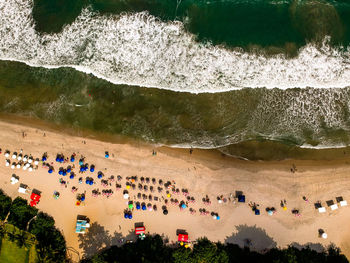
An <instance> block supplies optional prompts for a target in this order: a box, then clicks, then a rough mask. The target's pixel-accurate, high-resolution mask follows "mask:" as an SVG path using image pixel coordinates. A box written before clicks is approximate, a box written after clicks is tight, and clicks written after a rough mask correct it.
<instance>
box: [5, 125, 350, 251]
mask: <svg viewBox="0 0 350 263" xmlns="http://www.w3.org/2000/svg"><path fill="white" fill-rule="evenodd" d="M0 128H1V130H2V133H1V134H0V142H1V148H2V149H3V151H5V149H9V150H11V151H19V150H20V149H23V151H24V153H30V154H33V156H34V157H39V158H40V157H41V155H42V154H43V153H44V152H48V155H49V161H50V162H52V163H53V165H54V167H55V169H56V172H54V173H53V174H52V175H50V174H48V173H47V170H46V169H44V168H42V167H41V166H39V168H38V170H37V171H33V172H32V173H29V172H28V171H23V170H22V169H20V170H11V169H10V168H9V167H5V165H4V164H5V160H4V156H3V154H1V155H0V174H1V176H2V177H1V181H0V188H2V189H3V190H4V191H5V193H7V194H8V195H10V196H11V197H12V198H14V197H16V196H19V195H20V196H21V197H24V198H26V199H29V195H27V196H24V195H21V194H19V193H18V192H17V188H18V185H11V184H10V183H9V182H10V177H11V174H12V173H16V175H18V176H19V177H20V183H25V184H27V185H28V186H29V187H31V188H32V189H33V188H36V189H38V190H40V191H42V200H41V202H40V204H39V205H38V208H39V209H40V210H42V211H44V212H46V213H48V214H50V215H52V216H53V217H54V219H55V220H56V225H57V227H58V228H59V229H61V230H62V232H63V234H64V236H65V238H66V241H67V247H72V248H74V249H75V250H77V251H79V252H80V253H81V254H82V253H83V248H84V246H83V247H81V244H82V241H81V240H82V239H80V241H79V237H78V235H77V234H76V233H74V225H75V219H76V216H77V215H78V214H82V215H86V216H88V217H89V218H90V220H91V222H92V223H96V229H95V231H97V233H94V234H95V235H99V233H100V232H99V231H102V232H103V233H104V234H105V235H106V238H112V237H113V236H115V235H117V234H118V235H122V236H128V235H130V232H129V231H131V229H133V227H134V223H135V222H140V221H141V222H144V224H145V226H146V229H147V231H148V232H149V233H159V234H164V236H165V237H168V238H169V241H170V242H173V241H175V240H176V234H175V233H176V229H186V230H187V231H188V232H189V235H190V239H191V240H195V239H196V238H199V237H202V236H207V237H208V238H209V239H210V240H212V241H221V242H225V241H232V242H235V243H237V244H240V245H242V244H243V243H242V242H243V240H244V238H247V237H248V238H250V239H252V240H253V245H252V247H251V248H252V249H253V250H254V249H255V250H258V251H260V250H263V249H266V248H271V247H274V246H279V247H285V246H287V245H289V244H291V243H293V242H296V243H298V244H299V245H301V246H303V245H306V244H309V243H312V244H314V245H315V244H321V245H322V246H327V245H329V244H330V243H331V242H332V243H334V244H336V245H337V246H339V247H340V248H341V249H342V251H343V253H344V254H345V255H346V256H347V257H349V256H350V246H349V245H348V244H349V240H350V227H349V226H348V224H347V222H348V221H349V220H350V210H349V208H348V207H341V208H339V209H338V210H336V211H330V209H329V208H327V212H326V213H325V214H319V213H318V212H317V210H315V209H314V207H313V203H314V202H316V201H318V200H320V201H322V203H323V205H324V206H325V201H326V200H329V199H334V198H335V197H337V196H343V197H344V199H345V200H349V199H350V190H349V189H350V178H349V177H348V174H349V172H350V166H349V164H350V159H349V158H344V159H338V160H328V161H327V160H322V161H317V160H314V161H312V160H283V161H269V162H266V161H244V160H239V159H234V158H230V157H226V156H223V155H222V154H221V153H219V152H218V151H205V150H197V149H194V151H193V153H192V154H189V152H188V150H184V149H174V148H167V147H159V148H157V147H153V146H152V145H150V144H144V143H140V144H130V143H126V142H124V143H106V142H102V141H97V140H96V139H95V138H83V137H76V136H70V135H67V133H64V132H60V133H57V132H55V131H49V129H44V128H40V129H39V128H32V127H27V126H21V125H18V124H13V123H12V124H10V123H5V122H3V121H0ZM23 131H24V132H25V133H26V134H27V135H26V136H25V137H22V132H23ZM43 133H45V137H44V136H43ZM83 141H86V142H85V143H83ZM153 149H155V150H156V151H157V155H156V156H152V150H153ZM105 151H109V152H110V153H111V155H112V157H111V158H109V159H106V158H104V152H105ZM59 152H62V153H64V154H65V155H66V156H69V155H70V154H72V153H73V152H75V153H77V154H78V155H80V154H83V155H84V156H85V157H86V159H87V162H88V163H90V164H91V163H93V164H95V165H96V170H97V171H98V170H101V171H103V173H105V174H106V176H107V177H108V176H110V175H111V174H113V175H115V176H116V175H119V174H120V175H121V176H122V177H123V181H122V189H125V183H126V181H125V178H126V177H128V176H135V175H136V176H138V177H141V176H144V177H150V178H152V177H154V178H156V180H157V181H158V180H159V179H162V180H163V181H164V182H166V181H168V180H169V181H172V180H174V181H176V185H177V187H179V189H181V188H185V189H189V191H190V195H191V196H192V195H193V196H194V197H195V199H196V200H197V202H196V203H195V204H193V208H194V209H195V210H197V214H196V215H191V214H190V213H189V212H188V211H179V209H178V208H177V207H176V206H175V207H174V206H172V205H168V209H169V215H167V216H163V215H162V213H161V209H160V208H161V206H162V205H164V204H163V203H162V202H159V203H158V202H157V203H156V204H157V205H158V207H159V210H158V211H157V212H155V211H152V212H149V211H144V212H139V211H136V212H134V219H133V220H126V219H124V218H123V211H124V209H125V208H126V206H127V204H126V203H125V202H126V201H125V200H124V199H123V198H122V191H120V190H119V191H116V190H115V187H111V188H112V189H113V191H114V194H113V196H112V197H110V198H108V199H107V198H106V197H103V196H99V197H97V198H94V197H92V196H91V190H92V189H94V188H99V189H101V190H102V189H104V188H103V187H101V185H100V182H99V181H98V180H97V184H96V185H95V186H93V187H91V186H87V185H85V184H78V180H77V178H75V179H72V180H69V179H65V180H67V181H68V182H69V185H68V187H67V188H65V187H62V186H60V185H59V182H58V181H59V178H61V176H59V175H57V170H58V168H59V166H65V164H62V165H60V164H57V163H55V162H54V156H56V154H57V153H59ZM113 155H114V156H113ZM1 164H2V165H1ZM292 164H295V165H296V168H297V171H296V172H295V173H291V171H290V169H291V166H292ZM88 175H90V174H88ZM79 176H84V177H85V175H80V174H78V175H77V177H79ZM93 177H94V178H96V175H94V176H93ZM72 186H76V187H78V189H79V190H78V193H83V192H85V191H86V201H85V202H84V205H82V206H80V207H77V206H76V205H75V202H76V194H75V193H72V192H71V191H70V188H71V187H72ZM54 191H59V192H60V194H61V195H60V198H59V199H58V200H55V199H54V198H53V197H52V194H53V192H54ZM235 191H243V193H244V194H246V204H240V203H230V202H229V203H225V204H219V203H217V202H216V197H217V196H220V195H224V196H225V197H229V196H230V194H234V193H235ZM137 192H138V190H136V191H132V193H131V197H132V196H134V195H136V193H137ZM147 194H149V192H148V193H147ZM156 194H157V193H154V195H156ZM157 195H158V194H157ZM159 195H161V194H159ZM205 195H208V196H209V197H210V199H211V200H212V205H211V206H208V207H207V206H205V205H203V204H202V202H201V199H202V197H204V196H205ZM304 195H305V196H307V197H308V199H309V200H310V202H309V203H305V201H304V200H302V198H301V197H302V196H304ZM175 197H176V198H178V199H179V200H182V199H183V198H184V197H182V195H180V196H178V197H177V196H175ZM283 199H286V200H287V202H288V205H287V206H288V210H287V211H283V210H282V209H281V208H280V207H279V202H280V200H283ZM250 201H251V202H257V203H258V204H260V206H261V207H260V208H261V215H260V216H255V215H254V214H253V213H252V211H251V209H250V208H249V207H248V205H247V203H248V202H250ZM152 203H153V204H155V203H154V202H152ZM271 206H273V207H276V208H277V214H276V215H273V216H269V215H267V213H266V212H265V208H266V207H271ZM57 208H58V209H57ZM200 208H205V209H208V210H209V211H213V212H217V213H218V214H219V215H220V217H221V220H220V221H216V220H213V219H212V218H211V217H210V216H209V217H206V216H201V215H199V214H198V210H199V209H200ZM292 209H298V210H299V211H300V212H301V215H302V216H301V217H295V216H294V215H293V214H292V213H291V210H292ZM319 228H322V229H325V231H326V232H327V233H328V239H326V240H321V239H320V238H319V237H318V235H317V230H318V229H319ZM92 232H94V231H92ZM88 233H89V232H88ZM112 240H113V242H116V240H115V239H112ZM113 242H112V241H111V243H108V244H107V245H110V244H117V243H113ZM105 245H106V244H104V243H103V242H102V243H101V245H100V246H96V248H99V249H101V248H103V247H104V246H105ZM315 246H316V245H315ZM318 247H320V246H318Z"/></svg>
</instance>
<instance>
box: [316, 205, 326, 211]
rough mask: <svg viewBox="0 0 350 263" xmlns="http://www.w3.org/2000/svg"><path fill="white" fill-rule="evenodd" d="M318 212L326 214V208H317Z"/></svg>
mask: <svg viewBox="0 0 350 263" xmlns="http://www.w3.org/2000/svg"><path fill="white" fill-rule="evenodd" d="M318 212H319V213H325V212H326V208H325V207H323V206H321V207H319V208H318Z"/></svg>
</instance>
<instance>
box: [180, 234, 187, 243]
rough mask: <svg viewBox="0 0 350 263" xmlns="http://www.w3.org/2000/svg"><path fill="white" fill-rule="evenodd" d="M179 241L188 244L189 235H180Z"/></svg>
mask: <svg viewBox="0 0 350 263" xmlns="http://www.w3.org/2000/svg"><path fill="white" fill-rule="evenodd" d="M178 241H180V242H188V235H187V234H179V236H178Z"/></svg>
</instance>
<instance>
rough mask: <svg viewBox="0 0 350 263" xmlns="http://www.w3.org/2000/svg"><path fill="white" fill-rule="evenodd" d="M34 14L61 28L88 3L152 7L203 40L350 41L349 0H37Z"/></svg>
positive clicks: (274, 46)
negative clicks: (325, 39) (329, 39)
mask: <svg viewBox="0 0 350 263" xmlns="http://www.w3.org/2000/svg"><path fill="white" fill-rule="evenodd" d="M34 3H35V4H34V9H33V17H34V19H35V21H36V29H37V30H38V31H40V32H60V31H61V30H62V27H63V26H64V25H65V24H70V23H72V22H73V21H74V20H75V19H76V17H77V16H78V15H79V14H80V12H81V10H82V8H84V7H87V6H89V7H91V8H92V10H94V11H96V12H99V13H101V14H120V13H122V12H141V11H148V12H149V13H150V14H151V15H154V16H156V17H158V18H160V19H162V20H164V21H168V20H179V21H182V22H183V23H184V24H185V27H186V29H187V30H188V31H190V32H191V33H193V34H195V35H196V36H197V39H198V40H199V41H210V42H212V43H213V44H224V45H226V46H227V47H243V48H245V49H247V50H254V49H256V48H265V49H266V51H267V52H269V53H279V52H287V53H288V54H292V55H295V54H296V52H297V48H299V47H301V46H303V45H304V44H305V43H306V42H308V41H315V42H321V41H322V40H323V39H324V37H325V36H326V35H328V36H331V37H332V43H333V44H335V45H344V46H347V45H348V44H349V41H350V32H349V28H350V3H349V1H347V0H337V1H335V0H327V1H326V0H284V1H283V0H229V1H225V0H224V1H214V0H208V1H202V0H126V1H120V0H76V1H71V0H34Z"/></svg>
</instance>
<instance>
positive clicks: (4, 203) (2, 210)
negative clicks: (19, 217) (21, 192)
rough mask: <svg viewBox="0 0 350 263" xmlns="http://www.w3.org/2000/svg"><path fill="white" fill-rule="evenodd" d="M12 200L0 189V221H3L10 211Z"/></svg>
mask: <svg viewBox="0 0 350 263" xmlns="http://www.w3.org/2000/svg"><path fill="white" fill-rule="evenodd" d="M11 203H12V199H11V197H9V196H8V195H6V194H5V193H4V192H3V191H2V190H1V189H0V220H5V218H6V216H7V214H8V212H9V211H10V207H11Z"/></svg>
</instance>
